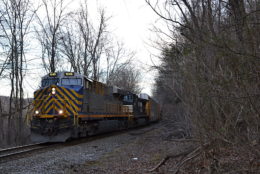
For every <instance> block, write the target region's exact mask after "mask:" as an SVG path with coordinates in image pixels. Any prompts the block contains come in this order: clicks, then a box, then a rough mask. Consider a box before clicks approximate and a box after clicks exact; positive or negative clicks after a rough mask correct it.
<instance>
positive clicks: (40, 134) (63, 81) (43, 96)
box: [30, 72, 161, 142]
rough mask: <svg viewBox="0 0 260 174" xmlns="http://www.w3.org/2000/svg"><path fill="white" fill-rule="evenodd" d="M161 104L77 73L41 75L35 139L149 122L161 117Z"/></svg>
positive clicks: (65, 137)
mask: <svg viewBox="0 0 260 174" xmlns="http://www.w3.org/2000/svg"><path fill="white" fill-rule="evenodd" d="M160 113H161V111H160V105H159V104H158V103H157V102H156V101H155V100H154V99H152V98H151V97H150V96H149V95H147V94H145V93H141V94H134V93H132V92H130V91H127V90H124V89H121V88H119V87H117V86H108V85H106V84H104V83H101V82H99V81H95V80H91V79H89V78H87V77H86V76H84V75H81V74H79V73H75V72H55V73H49V74H47V75H45V76H43V77H42V79H41V84H40V87H39V89H37V90H36V91H35V92H34V98H33V108H32V114H31V120H30V129H31V140H32V141H33V142H65V141H67V140H70V139H75V138H80V137H87V136H91V135H95V134H99V133H104V132H109V131H114V130H122V129H128V128H133V127H137V126H139V125H146V124H149V123H151V122H156V121H159V120H160V119H161V115H160Z"/></svg>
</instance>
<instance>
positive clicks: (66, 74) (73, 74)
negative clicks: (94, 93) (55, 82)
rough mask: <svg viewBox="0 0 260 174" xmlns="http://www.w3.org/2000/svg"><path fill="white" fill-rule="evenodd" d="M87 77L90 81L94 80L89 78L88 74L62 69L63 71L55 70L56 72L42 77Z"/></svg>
mask: <svg viewBox="0 0 260 174" xmlns="http://www.w3.org/2000/svg"><path fill="white" fill-rule="evenodd" d="M83 77H84V78H86V79H88V80H89V81H91V82H92V81H93V80H91V79H89V78H88V77H87V76H85V75H82V74H79V73H76V72H68V71H61V72H55V73H49V74H47V75H45V76H43V77H42V79H46V78H83Z"/></svg>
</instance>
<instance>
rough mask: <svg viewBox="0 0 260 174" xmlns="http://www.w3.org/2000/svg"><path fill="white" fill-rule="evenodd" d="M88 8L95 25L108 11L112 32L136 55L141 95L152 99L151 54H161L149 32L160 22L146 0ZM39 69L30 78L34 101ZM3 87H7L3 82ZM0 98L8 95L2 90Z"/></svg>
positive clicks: (108, 1) (101, 2) (116, 0)
mask: <svg viewBox="0 0 260 174" xmlns="http://www.w3.org/2000/svg"><path fill="white" fill-rule="evenodd" d="M79 2H80V0H74V1H72V4H71V5H70V8H72V9H73V8H76V7H78V6H79ZM88 5H89V10H90V15H91V16H92V17H91V18H92V20H93V22H94V20H95V19H96V17H95V15H96V14H97V10H98V9H99V8H100V7H101V8H105V11H106V14H107V15H108V16H111V17H112V18H111V19H110V20H109V22H108V27H109V31H111V32H112V33H113V34H114V35H115V36H116V37H117V38H118V39H119V40H120V41H122V42H124V43H125V47H126V48H127V49H129V50H132V51H134V52H136V60H135V61H136V65H137V66H138V67H139V68H140V69H141V70H142V83H141V87H142V88H143V91H142V92H144V93H148V94H149V95H151V94H152V86H153V82H154V81H153V80H154V75H155V72H151V71H149V68H150V65H153V63H152V62H158V61H156V59H155V58H154V57H153V61H151V53H155V54H159V52H158V51H156V50H155V49H153V48H152V47H150V46H149V44H150V42H151V40H150V39H151V37H152V36H154V33H152V32H151V31H150V29H151V28H152V25H153V24H155V23H156V22H157V20H158V17H157V16H156V14H154V12H153V11H152V10H151V9H150V8H149V7H148V6H147V5H146V3H145V0H88ZM38 68H39V66H38V67H37V65H36V70H35V73H31V74H28V75H27V78H26V80H25V93H26V94H25V95H26V96H29V97H32V95H33V91H34V90H35V89H37V87H38V85H39V82H40V77H41V76H42V75H43V74H42V72H39V71H38V70H37V69H38ZM0 85H1V86H2V87H3V86H5V87H6V86H8V84H5V83H2V82H1V81H0ZM0 95H9V94H8V93H6V91H5V92H4V91H3V90H0ZM26 96H25V97H26Z"/></svg>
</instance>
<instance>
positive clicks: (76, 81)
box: [61, 78, 82, 85]
mask: <svg viewBox="0 0 260 174" xmlns="http://www.w3.org/2000/svg"><path fill="white" fill-rule="evenodd" d="M61 84H62V85H81V84H82V80H81V79H79V78H66V79H65V78H63V79H61Z"/></svg>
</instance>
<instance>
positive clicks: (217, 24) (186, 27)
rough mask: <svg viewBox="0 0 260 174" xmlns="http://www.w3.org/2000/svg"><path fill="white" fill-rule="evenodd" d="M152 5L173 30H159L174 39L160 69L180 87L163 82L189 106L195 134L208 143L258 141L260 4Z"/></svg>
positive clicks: (182, 1)
mask: <svg viewBox="0 0 260 174" xmlns="http://www.w3.org/2000/svg"><path fill="white" fill-rule="evenodd" d="M146 2H147V4H148V5H149V6H150V7H151V9H152V10H153V11H154V12H155V13H156V14H158V16H159V17H160V18H161V19H162V20H164V21H165V22H166V23H167V26H168V27H169V32H167V33H165V32H162V30H157V31H159V32H161V34H163V35H167V36H168V39H170V40H171V43H170V44H169V40H167V41H165V43H167V44H166V45H168V46H165V47H164V48H163V49H162V50H163V55H162V61H163V62H164V63H165V64H166V65H167V66H166V67H163V66H161V67H160V66H158V69H159V71H161V73H162V76H163V78H164V77H165V76H167V75H169V76H168V77H167V78H166V79H168V80H171V81H173V82H174V83H172V84H175V85H169V84H166V81H164V82H163V83H164V85H168V86H169V87H171V90H170V91H171V92H172V93H173V94H174V96H180V98H179V99H180V100H181V101H182V103H183V104H185V110H186V111H187V112H186V113H184V114H186V115H187V116H188V117H189V118H190V119H191V120H192V123H193V125H192V126H193V128H194V130H193V132H194V133H195V134H196V133H197V134H198V136H199V137H200V138H202V137H203V140H202V141H205V139H207V140H208V141H216V140H218V141H225V142H232V143H234V142H239V140H241V136H242V137H243V138H245V139H247V140H248V141H249V142H251V141H253V140H256V139H258V138H256V137H257V134H258V135H259V125H260V124H259V123H260V122H259V118H260V117H259V112H260V111H259V109H258V108H260V107H259V105H260V103H259V100H258V99H257V98H259V93H260V92H259V87H258V85H257V83H259V73H258V70H257V69H258V68H257V67H258V66H259V62H258V61H257V60H259V57H260V54H259V53H260V50H259V46H258V45H259V38H260V37H259V32H258V30H259V25H258V24H259V15H260V13H259V7H260V5H259V1H257V0H250V1H243V0H239V1H235V0H230V1H220V0H205V1H199V0H198V1H189V0H169V1H168V0H167V1H164V2H159V1H152V0H146ZM169 33H170V34H169ZM161 45H165V44H161ZM177 53H178V54H177ZM172 62H175V63H174V64H172ZM167 69H168V70H170V71H168V72H166V70H167ZM171 73H172V74H171ZM162 76H161V77H162ZM176 77H178V78H176ZM179 77H182V78H179ZM176 85H177V87H176ZM178 89H181V91H179V90H178ZM168 92H169V91H168ZM241 125H243V126H241ZM242 127H243V128H242ZM249 135H250V136H249ZM258 140H259V139H258Z"/></svg>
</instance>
